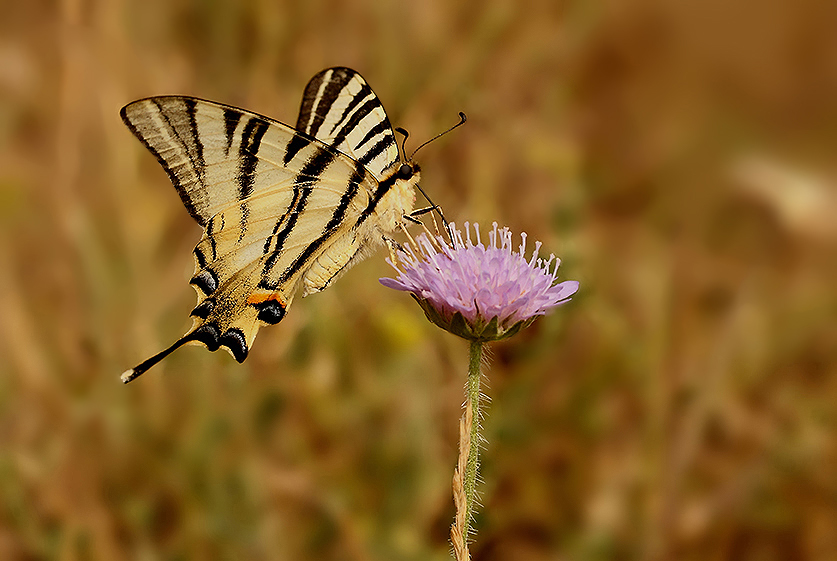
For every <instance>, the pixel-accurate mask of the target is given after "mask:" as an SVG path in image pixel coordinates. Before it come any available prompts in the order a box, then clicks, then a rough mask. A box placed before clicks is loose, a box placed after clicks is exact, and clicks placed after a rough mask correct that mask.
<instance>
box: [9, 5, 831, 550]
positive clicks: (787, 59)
mask: <svg viewBox="0 0 837 561" xmlns="http://www.w3.org/2000/svg"><path fill="white" fill-rule="evenodd" d="M2 13H3V17H2V21H0V30H2V31H1V32H0V558H2V559H9V560H34V559H58V560H62V561H63V560H67V561H71V560H88V559H90V560H100V559H101V560H105V559H106V560H122V559H126V560H127V559H141V560H156V559H160V560H186V559H208V560H212V559H219V560H226V559H236V560H237V559H248V560H249V559H253V560H298V559H324V560H443V559H447V558H448V552H449V545H448V542H447V539H448V531H449V526H450V524H451V522H452V519H453V504H452V499H451V493H450V481H451V477H452V473H453V467H454V465H455V462H456V451H457V438H458V435H457V430H458V429H457V427H458V417H459V415H460V406H461V403H462V400H463V385H464V382H465V374H466V367H467V345H466V343H465V342H463V341H460V340H458V339H456V338H454V337H453V336H450V335H448V334H446V333H443V332H442V331H440V330H438V329H436V328H435V327H433V326H431V325H430V324H429V323H427V322H426V321H425V320H424V318H423V315H422V313H421V311H420V310H419V308H418V307H417V306H415V304H414V303H413V302H412V300H411V299H410V298H409V297H407V296H406V295H405V294H402V293H397V292H395V291H390V290H387V289H385V288H384V287H382V286H380V285H379V284H378V282H377V279H378V277H381V276H388V275H390V274H391V273H392V271H391V270H390V269H389V268H388V266H387V265H386V263H385V262H384V256H385V252H383V251H382V252H381V253H379V254H378V255H376V256H375V257H373V258H370V259H369V260H367V261H366V262H364V263H363V264H361V265H359V266H358V267H356V268H355V269H353V270H352V271H351V272H350V273H349V274H347V275H346V276H345V277H344V278H343V279H341V280H340V281H339V282H338V283H336V285H335V286H334V287H333V288H332V289H330V290H328V291H326V292H324V293H322V294H319V295H316V296H313V297H311V298H306V299H305V300H298V301H297V302H296V303H295V304H294V307H293V309H292V312H291V313H290V314H289V316H288V318H287V319H286V320H285V321H283V322H282V323H281V324H280V325H278V326H275V327H271V328H266V329H263V330H262V331H261V333H260V334H259V337H258V339H257V343H256V344H255V346H254V348H253V351H252V353H251V354H250V357H249V359H248V360H247V362H246V363H245V364H243V365H238V364H236V363H235V362H234V360H233V359H232V358H231V357H230V356H229V355H227V354H226V353H223V352H221V353H209V352H207V351H205V350H203V349H199V348H195V347H187V348H185V349H182V350H180V351H178V352H177V353H176V354H175V355H173V356H172V357H171V358H170V359H168V360H167V361H166V362H165V363H164V364H163V365H161V366H160V367H158V368H156V369H155V370H153V371H151V372H149V373H148V374H146V375H145V376H143V377H142V378H141V379H139V380H138V381H137V382H135V383H133V384H132V385H130V386H127V387H125V386H123V385H122V384H121V383H120V382H119V373H121V372H122V371H124V370H125V369H127V368H129V367H131V366H133V365H134V364H136V363H137V362H139V361H140V360H142V359H144V358H146V357H147V356H149V355H150V354H152V353H154V352H156V351H157V350H159V349H160V348H162V347H163V346H165V345H167V344H169V343H170V342H171V341H173V340H174V339H175V338H176V337H178V336H180V335H181V334H182V333H183V332H185V330H186V329H187V328H188V326H189V325H190V322H189V320H188V318H187V315H188V313H189V311H190V310H191V308H192V306H193V305H194V301H195V297H194V293H193V290H192V289H191V288H190V287H189V286H188V284H187V282H188V279H189V277H190V275H191V273H192V267H193V264H192V257H191V254H190V252H191V249H192V247H193V245H194V244H195V243H196V242H197V240H198V238H199V236H200V229H199V227H198V226H197V225H196V224H195V223H194V222H193V221H192V220H191V218H190V217H189V216H188V215H187V213H186V211H185V210H184V209H183V207H182V205H181V203H180V201H179V199H178V196H177V194H176V193H175V191H174V189H173V188H172V187H171V185H170V183H169V181H168V179H167V177H166V175H165V173H164V172H163V171H162V169H160V167H159V165H158V164H157V162H156V161H155V159H154V158H153V157H152V156H151V155H150V154H149V153H148V152H146V150H145V149H144V148H143V147H142V146H141V144H140V143H139V142H138V141H137V140H136V139H135V138H134V137H133V136H132V135H131V134H130V132H129V131H128V130H127V128H126V127H125V126H124V125H123V124H122V122H121V120H120V118H119V109H120V108H121V107H122V106H123V105H125V104H126V103H128V102H130V101H132V100H134V99H137V98H140V97H144V96H149V95H159V94H190V95H196V96H200V97H203V98H209V99H214V100H218V101H222V102H225V103H228V104H232V105H239V106H242V107H245V108H248V109H251V110H254V111H257V112H260V113H263V114H267V115H270V116H273V117H275V118H277V119H279V120H281V121H284V122H288V123H294V122H295V121H296V113H297V110H298V107H299V102H300V98H301V95H302V90H303V88H304V87H305V84H306V83H307V81H308V79H309V78H310V77H311V76H313V75H314V74H315V73H316V72H318V71H320V70H321V69H323V68H326V67H328V66H332V65H346V66H351V67H353V68H355V69H357V70H358V71H360V72H361V73H362V74H363V75H364V76H365V77H366V79H367V80H368V81H369V82H370V84H371V85H372V87H373V88H374V89H375V91H376V92H377V94H378V95H379V96H380V98H381V100H382V101H383V103H384V105H385V107H386V108H387V110H388V112H389V115H390V118H391V119H392V121H393V123H394V124H395V125H396V126H403V127H407V128H408V129H409V130H410V131H411V133H412V136H411V139H410V144H411V145H412V146H416V145H417V143H418V142H419V141H421V140H424V139H426V138H429V137H430V136H431V135H433V134H435V133H437V132H439V131H441V130H442V129H444V128H446V127H448V126H450V125H452V124H453V123H455V122H456V119H457V117H456V115H457V112H458V111H464V112H466V113H467V114H468V116H469V121H468V124H467V126H465V127H462V128H461V129H459V130H457V131H456V132H455V133H454V134H451V135H449V136H448V137H446V138H445V139H443V140H440V141H437V142H435V143H433V144H432V145H430V146H428V147H427V148H425V149H424V150H422V153H421V154H420V155H419V161H420V164H421V166H422V168H423V181H422V185H423V186H424V188H425V189H426V190H428V192H430V193H431V196H432V197H434V199H435V200H436V201H437V202H439V203H440V204H441V205H442V206H443V207H444V208H445V210H446V213H447V215H448V216H449V217H450V218H452V219H453V220H455V221H457V222H460V223H461V222H463V221H465V220H470V221H477V222H479V223H480V224H483V225H486V226H487V225H490V223H491V222H492V221H495V220H496V221H498V222H499V223H501V224H504V225H508V226H510V227H511V228H512V229H513V231H514V232H516V233H519V232H521V231H526V232H527V233H528V234H529V236H530V239H532V238H535V239H540V240H542V241H543V242H544V245H545V248H546V250H547V253H549V252H555V253H556V254H557V255H559V256H561V257H562V259H563V260H564V261H563V265H562V272H563V274H562V278H563V279H577V280H579V281H581V290H580V292H579V294H578V295H577V296H576V298H575V299H574V300H573V301H572V302H571V303H569V304H567V305H566V306H564V307H562V308H559V309H558V310H557V311H555V313H553V314H551V315H550V316H548V317H545V318H543V319H541V320H539V321H538V322H536V323H535V324H534V325H533V326H532V327H531V328H530V329H528V330H527V331H525V332H523V333H521V334H520V335H518V336H517V337H514V338H512V339H511V340H508V341H506V342H503V343H502V344H496V345H493V346H492V359H491V364H490V366H489V367H488V368H487V371H486V374H487V388H486V392H487V394H488V395H489V396H490V398H491V403H490V405H489V407H488V409H487V417H486V419H485V420H484V423H483V424H484V427H485V435H486V437H487V439H488V445H487V447H486V449H485V451H484V454H483V462H484V463H483V472H482V478H483V483H482V485H481V492H482V504H483V507H482V509H481V511H480V513H479V515H478V518H477V520H476V526H477V529H478V532H477V534H476V543H475V544H474V546H473V547H472V552H473V557H474V559H475V560H501V559H502V560H513V561H514V560H522V561H530V560H531V561H534V560H552V561H558V560H560V561H564V560H579V561H581V560H585V561H586V560H589V561H595V560H611V559H612V560H649V561H658V560H659V561H661V560H707V559H709V560H753V561H755V560H759V561H761V560H830V559H837V478H835V475H834V474H835V469H836V468H837V434H835V424H836V423H837V402H836V401H835V397H837V377H835V374H837V372H835V371H836V370H837V321H836V320H837V313H836V312H837V294H835V289H834V287H835V283H837V260H835V259H834V256H835V251H837V188H835V178H837V165H836V164H835V158H834V148H835V146H837V34H836V33H834V22H835V21H837V5H835V4H833V3H831V4H830V5H829V4H828V3H821V2H815V1H813V0H811V1H807V0H801V1H797V2H789V1H784V2H783V1H781V0H768V1H764V0H760V1H756V0H742V1H739V2H735V3H729V2H724V1H721V0H709V1H708V2H707V1H703V2H697V1H686V2H675V3H672V2H666V1H664V0H640V1H637V2H630V3H627V2H619V1H617V0H610V1H605V2H597V3H592V2H556V1H554V0H540V1H538V0H532V1H527V2H520V3H513V2H504V1H501V0H489V1H475V0H465V1H461V2H455V3H454V2H447V1H444V0H427V1H424V2H403V1H395V2H375V1H373V0H367V1H358V2H352V3H348V2H337V1H309V2H304V3H303V2H282V1H273V2H272V1H267V0H256V1H250V2H241V3H232V2H222V1H220V0H216V1H203V2H198V1H188V0H147V1H144V2H131V1H127V0H116V1H104V0H59V1H55V2H47V1H44V0H33V1H29V2H14V1H12V0H4V1H3V2H2Z"/></svg>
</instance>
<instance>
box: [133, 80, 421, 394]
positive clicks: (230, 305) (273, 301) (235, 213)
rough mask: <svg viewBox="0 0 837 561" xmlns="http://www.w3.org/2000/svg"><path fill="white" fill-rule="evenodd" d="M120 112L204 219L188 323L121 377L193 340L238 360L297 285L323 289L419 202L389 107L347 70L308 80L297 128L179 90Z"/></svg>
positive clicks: (197, 217) (189, 207)
mask: <svg viewBox="0 0 837 561" xmlns="http://www.w3.org/2000/svg"><path fill="white" fill-rule="evenodd" d="M122 117H123V120H124V121H125V123H126V124H127V125H128V126H129V128H130V129H131V130H132V131H133V132H134V134H135V135H136V136H137V137H138V138H139V139H140V140H141V141H142V142H143V144H144V145H145V146H146V147H147V148H148V149H149V150H150V151H151V152H152V153H153V154H154V155H155V156H156V157H157V159H158V160H159V161H160V163H161V164H162V166H163V168H164V169H165V170H166V172H167V173H168V174H169V177H170V178H171V180H172V183H173V184H174V186H175V188H176V189H177V191H178V193H179V194H180V197H181V199H182V201H183V203H184V205H185V206H186V208H187V210H188V211H189V213H190V214H191V215H192V216H193V217H194V218H195V220H196V221H198V223H200V224H201V225H202V226H204V234H203V236H202V238H201V240H200V241H199V242H198V244H197V246H196V247H195V250H194V257H195V264H196V265H195V274H194V276H193V277H192V281H191V283H192V284H193V285H194V287H195V288H196V290H197V292H198V303H197V306H196V307H195V308H194V310H193V311H192V314H191V315H192V317H193V320H194V322H193V325H192V328H191V329H190V330H189V331H188V332H187V333H186V335H184V336H183V337H182V338H181V339H179V340H178V341H176V342H175V343H174V344H173V345H172V346H170V347H169V348H167V349H165V350H164V351H162V352H160V353H158V354H157V355H155V356H153V357H151V358H150V359H148V360H147V361H145V362H143V363H142V364H140V365H138V366H137V367H136V368H134V369H133V370H129V371H128V372H126V373H125V374H124V375H123V381H126V382H127V381H130V380H131V379H133V378H135V377H136V376H138V375H139V374H141V373H142V372H144V371H145V370H147V369H148V368H150V367H151V366H153V365H154V364H156V363H157V362H159V361H160V360H161V359H162V358H164V357H165V356H167V355H168V354H169V353H171V352H172V351H173V350H175V349H176V348H178V347H179V346H181V345H183V344H185V343H188V342H199V343H202V344H204V345H205V346H206V347H207V348H208V349H209V350H213V351H214V350H216V349H218V348H220V347H225V348H227V349H228V350H229V351H230V352H231V353H232V354H233V356H234V357H235V358H236V360H238V361H239V362H241V361H243V360H244V359H245V358H246V357H247V354H248V352H249V349H250V347H251V345H252V343H253V340H254V339H255V336H256V333H257V332H258V329H259V327H260V326H261V325H263V324H274V323H277V322H279V321H280V320H281V319H282V318H283V317H284V315H285V312H286V310H287V307H288V306H289V305H290V303H291V301H292V300H293V298H294V295H295V294H296V292H297V291H298V289H299V288H300V287H302V289H303V291H304V292H303V295H306V294H309V293H312V292H317V291H319V290H322V289H324V288H325V287H326V286H328V285H329V284H330V283H331V282H332V281H333V280H334V279H336V278H337V277H338V276H339V275H340V274H342V273H343V272H344V271H345V270H347V269H348V268H349V267H350V266H351V264H353V263H354V262H356V261H357V260H358V259H359V258H361V257H362V256H364V255H365V254H366V253H368V251H370V250H371V248H373V247H374V246H375V245H376V244H378V243H380V237H381V234H383V233H387V232H391V231H392V230H394V229H395V227H396V223H397V222H399V221H400V219H401V216H402V215H403V214H404V213H405V212H409V210H410V209H411V208H412V202H413V199H412V185H413V184H414V183H415V182H416V181H417V180H418V172H417V171H416V174H415V176H414V178H412V180H404V179H403V178H398V177H396V174H395V173H394V169H393V168H394V167H395V165H396V164H397V163H398V150H397V147H396V145H395V141H394V135H393V134H392V127H391V126H390V124H389V120H388V118H387V116H386V113H384V110H383V107H382V106H381V104H380V102H379V101H378V99H377V97H376V96H375V95H374V94H373V93H372V92H371V90H370V89H369V87H368V85H366V82H365V81H364V80H363V79H362V78H361V77H360V75H359V74H357V73H356V72H354V71H351V70H349V69H345V68H335V69H329V70H326V71H323V72H321V73H320V74H318V75H317V76H315V77H314V78H313V79H312V80H311V82H310V83H309V85H308V87H307V88H306V90H305V95H304V97H303V102H302V109H301V111H300V117H299V123H303V122H305V125H304V126H302V125H300V126H298V129H293V128H291V127H289V126H287V125H284V124H282V123H280V122H278V121H275V120H273V119H269V118H267V117H264V116H261V115H258V114H256V113H252V112H248V111H245V110H242V109H238V108H235V107H231V106H227V105H223V104H219V103H214V102H210V101H205V100H200V99H195V98H189V97H179V96H165V97H156V98H148V99H144V100H139V101H137V102H134V103H132V104H129V105H128V106H126V107H125V108H123V110H122Z"/></svg>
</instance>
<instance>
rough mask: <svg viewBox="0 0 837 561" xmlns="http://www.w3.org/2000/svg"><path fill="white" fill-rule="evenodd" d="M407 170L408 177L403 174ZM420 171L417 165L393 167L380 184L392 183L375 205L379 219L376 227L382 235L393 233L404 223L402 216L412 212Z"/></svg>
mask: <svg viewBox="0 0 837 561" xmlns="http://www.w3.org/2000/svg"><path fill="white" fill-rule="evenodd" d="M405 168H409V171H410V173H409V175H408V174H407V173H405ZM420 172H421V170H420V168H419V166H418V164H415V163H412V164H401V165H400V166H397V167H396V166H394V167H393V169H392V171H391V172H390V174H388V175H387V176H386V177H385V178H384V179H383V180H382V181H381V183H382V184H383V183H384V182H387V181H393V185H392V187H391V188H390V189H389V190H388V191H387V192H386V193H385V194H384V195H383V196H382V197H381V201H380V202H379V203H378V205H377V215H378V216H379V217H380V219H379V221H378V227H379V229H380V230H381V233H383V234H391V233H393V232H395V231H396V230H397V229H398V228H399V226H400V224H401V223H402V222H403V221H404V216H406V215H408V214H410V213H411V212H412V211H413V205H414V204H415V202H416V185H418V182H419V178H420V175H421V173H420Z"/></svg>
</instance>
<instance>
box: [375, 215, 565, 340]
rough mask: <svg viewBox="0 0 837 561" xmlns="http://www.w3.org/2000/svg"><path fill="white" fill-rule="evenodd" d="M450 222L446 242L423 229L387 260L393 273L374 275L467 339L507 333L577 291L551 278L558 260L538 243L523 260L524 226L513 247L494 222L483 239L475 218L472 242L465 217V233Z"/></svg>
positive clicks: (554, 276)
mask: <svg viewBox="0 0 837 561" xmlns="http://www.w3.org/2000/svg"><path fill="white" fill-rule="evenodd" d="M450 226H451V232H452V242H451V243H450V244H448V243H447V242H445V241H444V240H443V239H442V238H441V237H439V236H437V237H435V238H431V237H429V236H427V235H425V234H421V235H420V236H419V237H418V238H417V239H416V241H415V242H413V244H411V245H409V246H407V249H406V250H399V251H398V254H397V260H398V263H397V264H396V263H394V262H393V261H392V260H389V259H388V260H387V261H388V262H389V263H390V265H392V266H393V268H395V270H396V271H398V277H397V278H395V279H390V278H382V279H380V282H381V284H383V285H384V286H387V287H389V288H394V289H396V290H403V291H406V292H410V293H411V294H412V296H413V298H415V300H416V301H417V302H418V303H419V305H420V306H421V307H422V309H423V310H424V313H425V315H426V316H427V318H428V319H429V320H430V321H432V322H433V323H435V324H436V325H438V326H439V327H441V328H442V329H445V330H447V331H450V332H451V333H454V334H455V335H459V336H460V337H464V338H466V339H470V340H473V341H494V340H497V339H503V338H505V337H510V336H511V335H514V334H515V333H517V332H518V331H520V330H521V329H522V328H524V327H527V326H528V325H530V324H531V323H532V322H533V321H534V320H535V319H536V318H537V317H538V316H541V315H544V314H545V313H546V312H547V311H548V310H550V309H552V308H554V307H555V306H559V305H561V304H564V303H566V302H567V301H569V299H570V296H572V295H573V294H575V292H576V291H577V290H578V282H577V281H564V282H561V283H556V280H557V275H558V265H559V264H560V260H559V259H558V258H556V257H555V256H554V255H550V256H549V259H547V260H544V259H541V258H539V257H538V251H539V250H540V248H541V243H540V242H535V251H534V253H533V255H532V256H531V258H529V259H528V260H527V259H526V257H525V252H526V233H525V232H524V233H521V235H520V236H521V239H522V242H521V244H520V246H519V248H518V251H514V249H513V247H512V234H511V231H510V230H509V229H508V228H502V229H499V228H498V227H497V223H496V222H495V223H494V225H493V226H494V227H493V229H492V231H491V232H489V234H488V237H489V243H488V245H487V246H486V245H483V243H482V241H481V240H480V231H479V225H477V224H474V232H475V234H476V243H474V242H472V241H471V230H470V226H469V224H468V223H467V222H466V223H465V238H464V239H463V237H462V232H460V231H459V230H457V229H456V227H455V225H454V224H451V225H450Z"/></svg>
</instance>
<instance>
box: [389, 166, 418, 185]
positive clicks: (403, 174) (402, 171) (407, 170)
mask: <svg viewBox="0 0 837 561" xmlns="http://www.w3.org/2000/svg"><path fill="white" fill-rule="evenodd" d="M419 171H420V168H419V165H418V164H416V163H414V162H409V163H404V164H401V165H400V166H399V167H398V171H397V172H396V173H395V176H396V177H397V178H398V179H403V180H405V181H406V180H409V179H412V178H413V176H414V175H417V174H418V172H419Z"/></svg>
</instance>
